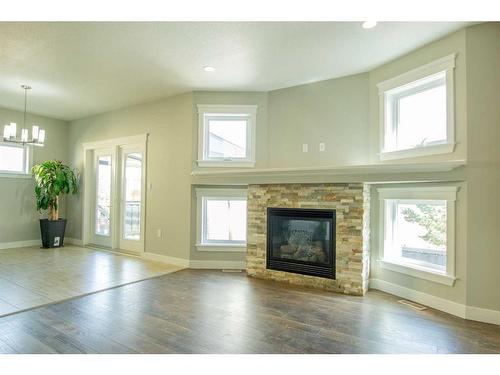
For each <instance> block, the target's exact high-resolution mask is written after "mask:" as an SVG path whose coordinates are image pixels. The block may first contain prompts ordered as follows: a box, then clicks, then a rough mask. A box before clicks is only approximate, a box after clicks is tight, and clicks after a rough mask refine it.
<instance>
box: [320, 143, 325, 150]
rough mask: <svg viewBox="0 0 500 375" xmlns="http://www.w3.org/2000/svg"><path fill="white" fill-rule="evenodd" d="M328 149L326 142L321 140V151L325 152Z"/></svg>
mask: <svg viewBox="0 0 500 375" xmlns="http://www.w3.org/2000/svg"><path fill="white" fill-rule="evenodd" d="M325 149H326V145H325V142H321V143H320V144H319V152H324V151H325Z"/></svg>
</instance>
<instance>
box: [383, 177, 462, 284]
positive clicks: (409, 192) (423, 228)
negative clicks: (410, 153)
mask: <svg viewBox="0 0 500 375" xmlns="http://www.w3.org/2000/svg"><path fill="white" fill-rule="evenodd" d="M456 191H457V188H456V187H448V186H446V187H421V188H415V187H411V188H410V187H404V188H380V189H378V193H379V198H380V202H381V204H380V211H381V214H380V223H381V233H380V238H381V241H380V252H379V255H380V261H381V264H382V267H383V268H388V269H390V270H393V271H397V272H402V273H407V274H409V275H412V276H415V277H420V278H424V279H429V280H431V281H436V282H441V283H444V284H447V285H452V284H453V281H454V273H455V269H454V261H455V260H454V259H455V256H454V251H455V249H454V233H455V200H456Z"/></svg>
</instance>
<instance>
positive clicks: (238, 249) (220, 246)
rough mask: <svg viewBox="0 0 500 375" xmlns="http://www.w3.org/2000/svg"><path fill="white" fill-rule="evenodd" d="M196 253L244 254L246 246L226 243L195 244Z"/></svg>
mask: <svg viewBox="0 0 500 375" xmlns="http://www.w3.org/2000/svg"><path fill="white" fill-rule="evenodd" d="M196 250H197V251H217V252H221V251H222V252H231V253H246V251H247V245H246V244H241V245H236V244H227V243H211V244H196Z"/></svg>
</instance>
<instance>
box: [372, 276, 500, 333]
mask: <svg viewBox="0 0 500 375" xmlns="http://www.w3.org/2000/svg"><path fill="white" fill-rule="evenodd" d="M370 289H378V290H381V291H383V292H386V293H390V294H394V295H396V296H399V297H402V298H405V299H408V300H410V301H414V302H417V303H420V304H422V305H425V306H429V307H432V308H433V309H436V310H440V311H444V312H446V313H448V314H452V315H455V316H458V317H460V318H464V319H469V320H476V321H478V322H484V323H492V324H499V325H500V311H497V310H489V309H483V308H479V307H474V306H467V305H464V304H461V303H457V302H453V301H449V300H447V299H444V298H441V297H436V296H433V295H431V294H427V293H424V292H419V291H417V290H414V289H409V288H406V287H403V286H400V285H396V284H393V283H390V282H388V281H384V280H380V279H370Z"/></svg>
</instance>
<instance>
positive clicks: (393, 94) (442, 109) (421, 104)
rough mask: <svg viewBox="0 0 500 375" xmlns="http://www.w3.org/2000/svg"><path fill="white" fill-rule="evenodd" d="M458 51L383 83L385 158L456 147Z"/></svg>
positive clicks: (381, 100) (399, 157)
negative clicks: (455, 121) (454, 81)
mask: <svg viewBox="0 0 500 375" xmlns="http://www.w3.org/2000/svg"><path fill="white" fill-rule="evenodd" d="M455 57H456V56H455V54H453V55H450V56H446V57H443V58H441V59H439V60H436V61H433V62H431V63H429V64H427V65H424V66H421V67H419V68H416V69H414V70H411V71H409V72H407V73H404V74H401V75H399V76H397V77H394V78H392V79H389V80H387V81H384V82H381V83H379V84H378V85H377V86H378V89H379V95H380V106H379V112H380V123H381V124H380V127H381V152H380V159H381V160H390V159H403V158H410V157H418V156H424V155H434V154H443V153H451V152H453V150H454V148H455V135H454V134H455V131H454V129H455V125H454V111H455V109H454V85H453V70H454V67H455Z"/></svg>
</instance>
